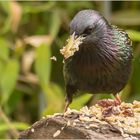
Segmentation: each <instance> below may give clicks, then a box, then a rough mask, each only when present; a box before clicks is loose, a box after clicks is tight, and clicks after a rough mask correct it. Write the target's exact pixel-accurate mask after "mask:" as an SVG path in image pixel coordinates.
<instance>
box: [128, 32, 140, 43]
mask: <svg viewBox="0 0 140 140" xmlns="http://www.w3.org/2000/svg"><path fill="white" fill-rule="evenodd" d="M127 33H128V34H129V36H130V38H131V39H132V40H133V41H140V32H139V31H135V30H127Z"/></svg>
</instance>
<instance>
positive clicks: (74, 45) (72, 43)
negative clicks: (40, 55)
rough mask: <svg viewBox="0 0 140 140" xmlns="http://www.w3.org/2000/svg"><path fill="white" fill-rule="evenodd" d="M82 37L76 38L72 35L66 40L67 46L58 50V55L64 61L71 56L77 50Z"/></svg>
mask: <svg viewBox="0 0 140 140" xmlns="http://www.w3.org/2000/svg"><path fill="white" fill-rule="evenodd" d="M83 39H84V37H81V36H79V37H77V36H75V33H73V34H72V35H71V36H70V38H68V39H67V44H66V45H65V46H64V47H63V48H62V49H60V53H61V54H62V55H63V56H64V58H65V59H67V58H69V57H70V56H73V55H74V53H75V52H76V51H78V50H79V45H80V44H81V43H82V41H83Z"/></svg>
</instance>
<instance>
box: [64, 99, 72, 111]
mask: <svg viewBox="0 0 140 140" xmlns="http://www.w3.org/2000/svg"><path fill="white" fill-rule="evenodd" d="M70 103H71V101H70V100H69V99H67V97H66V99H65V107H64V112H66V111H67V109H68V107H69V105H70Z"/></svg>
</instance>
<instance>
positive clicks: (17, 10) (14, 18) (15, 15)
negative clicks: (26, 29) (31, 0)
mask: <svg viewBox="0 0 140 140" xmlns="http://www.w3.org/2000/svg"><path fill="white" fill-rule="evenodd" d="M21 16H22V8H21V6H20V5H19V3H17V2H16V1H11V2H10V18H11V29H12V31H13V32H16V31H17V28H18V26H19V22H20V20H21Z"/></svg>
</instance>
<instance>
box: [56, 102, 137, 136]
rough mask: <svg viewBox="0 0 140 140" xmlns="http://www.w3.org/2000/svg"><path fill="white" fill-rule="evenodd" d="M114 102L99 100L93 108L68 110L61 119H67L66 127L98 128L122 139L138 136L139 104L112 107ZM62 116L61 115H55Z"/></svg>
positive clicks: (123, 104)
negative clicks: (109, 131) (118, 134)
mask: <svg viewBox="0 0 140 140" xmlns="http://www.w3.org/2000/svg"><path fill="white" fill-rule="evenodd" d="M113 103H114V100H111V99H106V100H101V101H100V102H98V103H97V104H95V105H94V106H91V107H90V108H88V107H86V106H85V107H83V108H81V109H80V111H77V110H74V109H68V110H67V111H66V112H65V113H64V114H63V117H64V118H65V119H67V126H70V125H71V126H74V127H76V126H77V127H79V126H80V127H84V128H86V129H94V130H99V129H100V128H104V129H106V126H109V127H108V128H110V129H112V130H113V131H118V132H120V133H121V135H122V136H123V137H130V136H132V135H136V134H138V135H139V134H140V102H138V101H134V102H133V103H125V102H122V103H121V105H114V104H113ZM55 115H56V116H57V115H62V114H58V113H57V114H55Z"/></svg>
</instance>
